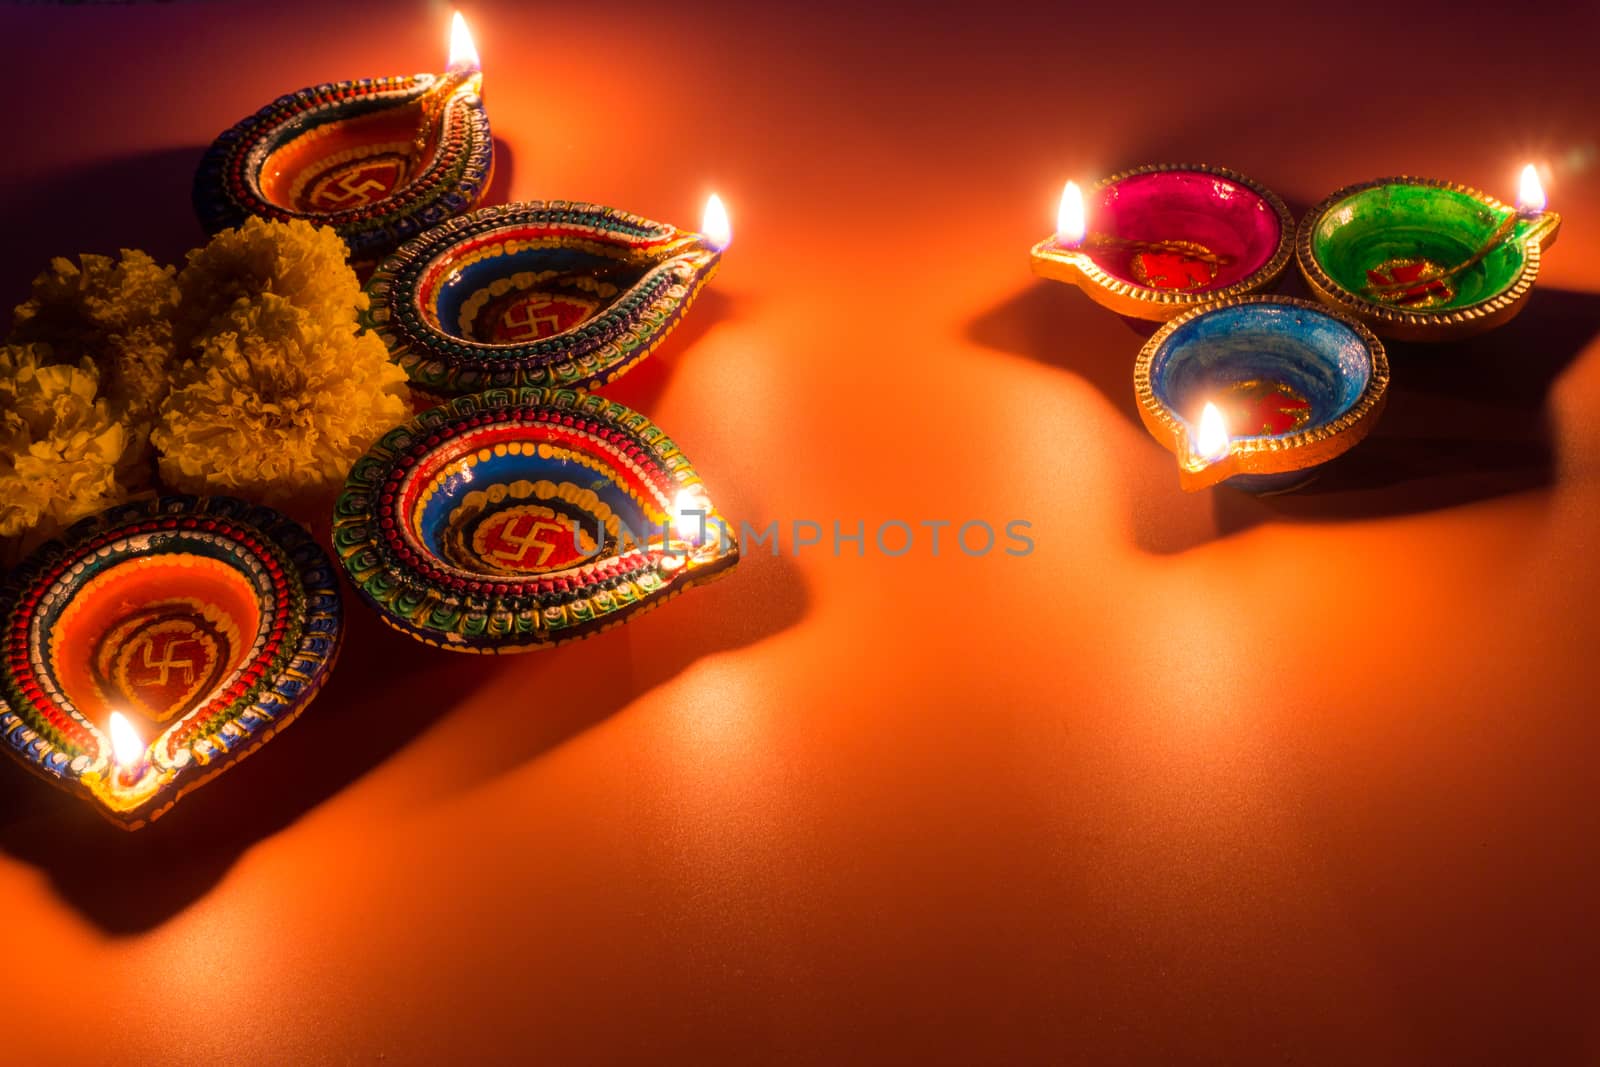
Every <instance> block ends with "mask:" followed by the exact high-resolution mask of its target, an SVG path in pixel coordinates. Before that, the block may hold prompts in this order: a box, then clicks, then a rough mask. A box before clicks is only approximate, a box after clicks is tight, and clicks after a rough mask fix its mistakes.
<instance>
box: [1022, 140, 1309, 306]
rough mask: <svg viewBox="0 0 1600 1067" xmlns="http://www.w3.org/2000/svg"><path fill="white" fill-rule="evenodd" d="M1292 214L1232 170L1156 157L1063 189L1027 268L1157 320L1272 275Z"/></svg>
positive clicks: (1288, 245)
mask: <svg viewBox="0 0 1600 1067" xmlns="http://www.w3.org/2000/svg"><path fill="white" fill-rule="evenodd" d="M1293 244H1294V220H1293V218H1291V217H1290V215H1289V209H1288V208H1287V207H1285V206H1284V203H1283V201H1282V200H1280V199H1279V198H1278V196H1277V195H1276V194H1275V193H1273V192H1272V191H1271V190H1270V189H1267V188H1265V187H1264V186H1262V185H1259V184H1257V183H1256V182H1254V181H1252V180H1251V179H1249V178H1247V177H1245V176H1244V175H1243V174H1240V173H1238V172H1237V171H1231V170H1227V169H1225V168H1222V167H1210V166H1200V165H1170V164H1156V165H1152V166H1145V167H1139V168H1136V169H1134V170H1129V171H1124V172H1123V173H1121V174H1116V175H1113V176H1111V177H1110V178H1106V179H1105V180H1103V181H1101V182H1099V183H1097V184H1096V185H1094V186H1093V187H1092V188H1091V189H1090V190H1089V194H1088V197H1087V199H1086V200H1085V198H1084V197H1083V194H1082V193H1081V192H1080V191H1079V189H1078V186H1077V184H1076V183H1074V182H1068V183H1067V187H1066V189H1065V191H1064V192H1063V193H1062V197H1061V208H1060V212H1059V216H1058V219H1057V225H1056V233H1055V235H1054V236H1052V237H1048V238H1046V239H1045V240H1043V241H1040V242H1039V243H1038V244H1037V245H1034V247H1033V270H1034V273H1035V274H1038V275H1041V276H1042V277H1045V278H1051V279H1053V280H1055V281H1062V282H1069V283H1071V284H1073V285H1076V286H1078V287H1079V288H1080V289H1082V290H1083V291H1084V292H1085V293H1087V294H1089V296H1090V298H1091V299H1093V300H1094V301H1095V302H1097V303H1099V304H1101V305H1103V306H1105V307H1108V308H1110V309H1111V310H1112V311H1115V312H1117V313H1118V314H1120V315H1128V316H1132V317H1134V318H1140V319H1153V320H1156V321H1165V320H1167V319H1170V318H1172V317H1173V316H1175V315H1178V314H1180V313H1181V312H1183V311H1186V310H1188V309H1190V308H1194V307H1199V306H1201V305H1203V304H1208V303H1211V302H1212V301H1215V300H1222V299H1226V298H1228V297H1232V296H1240V295H1243V294H1245V293H1253V292H1256V291H1258V290H1261V289H1265V288H1268V287H1269V286H1272V285H1274V284H1276V283H1277V281H1278V279H1280V278H1281V277H1282V276H1283V272H1284V270H1285V269H1286V268H1287V267H1288V265H1289V259H1290V256H1291V255H1292V252H1293Z"/></svg>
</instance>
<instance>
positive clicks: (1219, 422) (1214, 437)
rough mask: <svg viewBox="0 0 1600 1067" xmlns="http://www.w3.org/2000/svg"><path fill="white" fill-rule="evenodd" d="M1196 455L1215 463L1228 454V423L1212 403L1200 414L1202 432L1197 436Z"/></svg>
mask: <svg viewBox="0 0 1600 1067" xmlns="http://www.w3.org/2000/svg"><path fill="white" fill-rule="evenodd" d="M1194 454H1195V456H1196V457H1198V458H1199V459H1203V460H1205V461H1206V462H1207V463H1215V462H1216V461H1217V460H1219V459H1221V458H1222V457H1223V456H1226V455H1227V454H1228V422H1227V420H1226V419H1224V418H1223V417H1222V412H1221V410H1220V409H1218V407H1217V405H1215V404H1213V403H1211V402H1210V401H1207V402H1206V406H1205V410H1204V411H1202V412H1200V432H1199V433H1197V434H1195V440H1194Z"/></svg>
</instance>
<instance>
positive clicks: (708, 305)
mask: <svg viewBox="0 0 1600 1067" xmlns="http://www.w3.org/2000/svg"><path fill="white" fill-rule="evenodd" d="M744 303H745V301H744V300H743V299H735V298H734V297H732V296H729V295H728V294H727V293H724V292H719V291H718V290H716V289H712V288H709V287H708V288H706V289H702V290H701V291H700V295H699V296H698V297H696V298H695V302H694V306H693V307H692V308H690V309H689V310H688V312H687V313H686V314H685V315H684V316H683V322H682V323H681V324H680V325H679V326H678V328H677V329H675V330H673V331H672V333H671V334H669V335H668V336H667V337H666V339H665V340H663V341H662V342H661V347H659V348H657V349H656V350H655V351H654V352H652V353H650V354H649V355H648V356H646V357H645V358H644V359H641V360H640V361H639V362H638V363H636V364H634V365H633V366H632V367H631V368H629V370H628V373H626V374H624V375H623V376H622V377H620V378H618V379H617V380H616V381H614V382H611V383H609V384H607V385H602V386H600V387H599V388H597V389H596V390H595V392H597V393H600V394H602V395H603V396H604V397H605V398H606V399H607V400H615V401H616V402H617V403H619V404H626V405H627V406H628V407H630V408H633V409H634V410H635V411H641V412H644V413H645V414H647V415H648V414H650V412H652V411H653V410H655V406H656V404H657V403H658V402H659V401H660V399H661V395H662V394H663V393H664V392H666V389H667V383H668V382H670V381H671V380H672V375H673V372H674V371H675V370H676V369H677V366H678V360H679V359H681V358H682V357H683V354H684V353H685V352H687V351H688V350H689V349H691V348H693V347H694V346H695V345H697V344H699V343H700V341H701V340H702V339H704V338H705V336H706V335H707V334H709V333H710V332H711V331H712V330H713V329H715V328H716V326H717V325H718V324H720V323H723V322H732V321H734V320H736V319H737V318H739V316H740V314H741V312H742V311H743V310H744V308H743V305H744Z"/></svg>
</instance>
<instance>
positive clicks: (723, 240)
mask: <svg viewBox="0 0 1600 1067" xmlns="http://www.w3.org/2000/svg"><path fill="white" fill-rule="evenodd" d="M700 233H701V235H702V236H703V237H705V239H706V244H708V245H710V246H711V247H712V248H714V249H716V250H717V251H718V252H720V251H722V250H723V249H724V248H727V247H728V245H729V243H731V242H732V241H733V225H732V224H731V223H730V222H729V221H728V209H727V208H726V207H724V206H723V205H722V197H720V196H718V195H717V194H716V193H712V194H711V196H710V197H709V198H708V199H707V200H706V210H705V213H704V214H702V215H701V216H700Z"/></svg>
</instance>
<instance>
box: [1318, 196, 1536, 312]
mask: <svg viewBox="0 0 1600 1067" xmlns="http://www.w3.org/2000/svg"><path fill="white" fill-rule="evenodd" d="M1560 228H1561V217H1560V216H1559V215H1557V214H1555V213H1554V212H1551V211H1546V210H1545V195H1544V189H1543V187H1542V186H1541V184H1540V182H1539V174H1538V171H1537V170H1536V169H1535V168H1534V167H1533V165H1532V164H1529V165H1528V166H1527V167H1525V168H1523V172H1522V182H1521V189H1520V192H1519V195H1518V197H1517V203H1516V206H1515V207H1512V206H1508V205H1506V204H1503V203H1501V202H1500V201H1499V200H1496V199H1495V198H1494V197H1492V196H1490V195H1489V194H1487V193H1483V192H1479V191H1478V190H1477V189H1473V188H1470V187H1469V186H1465V185H1457V184H1456V183H1454V182H1441V181H1432V180H1429V179H1425V178H1384V179H1382V180H1380V181H1372V182H1363V183H1362V184H1360V185H1352V186H1349V187H1347V188H1344V189H1340V190H1339V191H1338V192H1336V193H1334V194H1333V195H1332V196H1330V197H1328V199H1326V200H1324V201H1323V202H1322V203H1320V204H1318V205H1317V206H1316V207H1315V208H1314V209H1312V211H1311V213H1310V214H1308V215H1307V216H1306V217H1305V218H1304V219H1303V220H1302V221H1301V223H1300V232H1299V237H1298V240H1297V245H1296V256H1297V258H1298V260H1299V263H1300V270H1301V272H1302V273H1303V274H1304V275H1305V277H1306V282H1307V283H1308V284H1309V285H1310V286H1311V289H1312V291H1313V292H1315V293H1316V295H1317V297H1318V298H1319V299H1321V300H1322V301H1324V302H1325V303H1327V304H1328V305H1330V306H1332V307H1335V308H1338V309H1339V310H1341V311H1344V312H1346V313H1348V314H1350V315H1354V316H1356V317H1357V318H1359V319H1360V320H1361V321H1362V322H1364V323H1366V324H1367V325H1368V326H1370V327H1371V328H1372V329H1373V331H1374V332H1376V333H1378V334H1380V335H1381V336H1384V337H1388V338H1392V339H1395V340H1402V341H1449V340H1454V339H1457V338H1461V337H1468V336H1471V335H1472V334H1476V333H1482V332H1483V331H1485V330H1489V329H1493V328H1494V327H1496V326H1499V325H1501V324H1502V323H1505V322H1507V321H1509V320H1510V319H1511V318H1512V317H1513V316H1515V315H1516V314H1517V313H1518V312H1519V311H1521V310H1522V309H1523V307H1525V306H1526V305H1527V301H1528V296H1529V295H1530V294H1531V293H1532V292H1533V285H1534V282H1535V280H1537V278H1538V276H1539V261H1540V259H1541V258H1542V256H1543V253H1544V251H1545V249H1547V248H1549V247H1550V245H1551V244H1553V243H1554V241H1555V239H1556V234H1557V232H1558V231H1559V230H1560Z"/></svg>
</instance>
